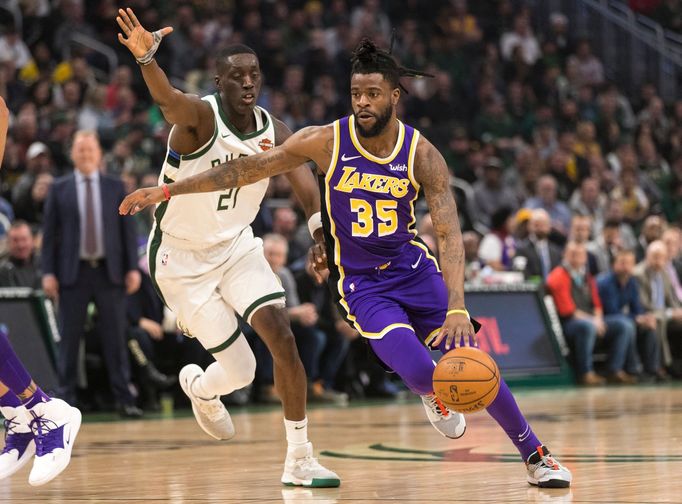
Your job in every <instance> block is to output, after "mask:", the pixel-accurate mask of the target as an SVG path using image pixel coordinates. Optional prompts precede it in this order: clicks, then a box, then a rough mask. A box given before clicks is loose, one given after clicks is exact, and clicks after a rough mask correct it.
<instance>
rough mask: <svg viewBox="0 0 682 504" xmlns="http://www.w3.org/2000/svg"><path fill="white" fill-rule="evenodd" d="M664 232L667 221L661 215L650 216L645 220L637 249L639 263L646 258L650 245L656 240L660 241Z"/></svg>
mask: <svg viewBox="0 0 682 504" xmlns="http://www.w3.org/2000/svg"><path fill="white" fill-rule="evenodd" d="M664 230H665V221H664V220H663V219H662V218H661V217H660V216H659V215H650V216H649V217H647V218H646V219H645V220H644V224H643V225H642V230H641V231H640V233H639V238H638V239H637V247H636V249H635V255H636V257H637V261H638V262H639V261H641V260H643V259H644V257H645V256H646V251H647V249H648V248H649V244H651V243H653V242H655V241H656V240H660V239H661V238H662V237H663V231H664Z"/></svg>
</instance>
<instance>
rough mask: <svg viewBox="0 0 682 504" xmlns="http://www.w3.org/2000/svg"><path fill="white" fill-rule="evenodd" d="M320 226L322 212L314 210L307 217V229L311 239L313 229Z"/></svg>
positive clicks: (313, 235)
mask: <svg viewBox="0 0 682 504" xmlns="http://www.w3.org/2000/svg"><path fill="white" fill-rule="evenodd" d="M321 227H322V214H321V213H320V212H315V213H314V214H312V215H311V216H310V219H308V231H310V236H312V238H313V240H314V239H315V231H317V230H318V229H320V228H321Z"/></svg>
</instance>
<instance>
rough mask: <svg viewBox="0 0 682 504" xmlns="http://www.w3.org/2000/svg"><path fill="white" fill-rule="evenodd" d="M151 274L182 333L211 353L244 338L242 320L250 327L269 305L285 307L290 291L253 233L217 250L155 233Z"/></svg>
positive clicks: (213, 247)
mask: <svg viewBox="0 0 682 504" xmlns="http://www.w3.org/2000/svg"><path fill="white" fill-rule="evenodd" d="M149 273H150V275H151V277H152V281H153V282H154V285H155V287H156V288H157V291H158V292H159V294H160V295H161V297H162V299H163V301H164V302H165V303H166V305H167V306H168V307H169V308H170V309H171V310H172V311H173V312H174V313H175V315H176V316H177V318H178V327H180V329H181V330H182V331H183V332H184V333H185V334H187V335H188V336H192V337H195V338H197V339H198V340H199V341H200V342H201V344H202V345H203V346H204V348H206V349H207V350H208V351H209V352H211V353H216V352H220V351H222V350H224V349H225V348H227V347H229V346H230V345H231V344H232V343H234V342H235V341H236V340H237V338H239V335H240V331H239V327H238V322H237V316H236V314H239V315H240V316H241V317H242V318H243V319H244V320H246V322H247V323H251V317H252V315H253V314H254V313H255V312H256V311H257V310H258V309H259V308H261V307H263V306H267V305H281V306H284V302H285V298H284V289H283V288H282V284H281V282H280V281H279V278H278V277H277V275H275V274H274V273H273V272H272V269H271V268H270V265H269V264H268V262H267V261H266V260H265V256H264V255H263V241H262V240H261V239H260V238H255V237H254V236H253V230H252V229H251V227H247V228H245V229H244V230H243V231H242V232H241V233H240V234H239V235H238V236H237V237H236V238H234V239H233V240H231V241H228V242H224V243H219V244H217V245H210V246H206V245H196V244H192V243H191V242H187V241H186V240H180V239H178V238H174V237H172V236H170V235H169V234H167V233H162V232H160V230H158V229H154V230H152V239H151V240H150V245H149Z"/></svg>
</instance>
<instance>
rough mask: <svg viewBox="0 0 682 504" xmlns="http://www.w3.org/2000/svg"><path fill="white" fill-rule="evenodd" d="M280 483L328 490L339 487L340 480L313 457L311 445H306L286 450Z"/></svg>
mask: <svg viewBox="0 0 682 504" xmlns="http://www.w3.org/2000/svg"><path fill="white" fill-rule="evenodd" d="M282 483H284V484H285V485H287V486H304V487H317V488H328V487H337V486H339V485H340V484H341V480H340V479H339V477H338V476H337V475H336V473H334V472H332V471H330V470H329V469H327V468H325V467H324V466H322V465H321V464H320V463H319V462H318V461H317V459H316V458H315V457H313V444H312V443H306V444H305V445H303V446H299V447H297V448H293V449H292V448H289V449H288V450H287V458H286V460H285V461H284V473H283V474H282Z"/></svg>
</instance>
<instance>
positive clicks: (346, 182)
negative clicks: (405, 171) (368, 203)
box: [334, 166, 410, 198]
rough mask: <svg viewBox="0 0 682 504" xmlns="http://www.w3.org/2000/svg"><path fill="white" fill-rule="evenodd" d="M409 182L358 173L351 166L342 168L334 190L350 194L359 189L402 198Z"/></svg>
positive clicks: (407, 180)
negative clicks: (341, 173)
mask: <svg viewBox="0 0 682 504" xmlns="http://www.w3.org/2000/svg"><path fill="white" fill-rule="evenodd" d="M409 187H410V180H409V179H406V178H398V177H391V176H389V175H379V174H376V173H360V172H358V171H357V168H355V167H353V166H344V167H343V175H341V179H340V180H339V183H338V184H336V186H335V187H334V189H336V190H337V191H341V192H345V193H350V192H353V191H354V190H355V189H361V190H365V191H370V192H373V193H379V194H388V193H391V196H393V197H394V198H402V197H403V196H405V195H406V194H407V191H408V189H409Z"/></svg>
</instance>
